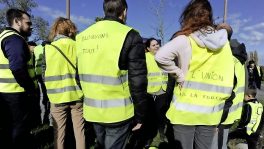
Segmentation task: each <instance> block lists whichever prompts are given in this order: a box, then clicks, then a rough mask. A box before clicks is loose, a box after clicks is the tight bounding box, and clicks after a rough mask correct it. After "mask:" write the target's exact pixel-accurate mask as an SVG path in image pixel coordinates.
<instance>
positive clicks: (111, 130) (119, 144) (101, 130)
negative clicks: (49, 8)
mask: <svg viewBox="0 0 264 149" xmlns="http://www.w3.org/2000/svg"><path fill="white" fill-rule="evenodd" d="M93 126H94V130H95V134H96V139H97V141H98V144H99V146H100V147H101V148H103V149H124V148H125V145H126V141H127V139H128V136H129V134H130V133H131V123H130V122H128V123H125V124H122V125H120V126H114V127H112V126H108V125H103V124H98V123H93Z"/></svg>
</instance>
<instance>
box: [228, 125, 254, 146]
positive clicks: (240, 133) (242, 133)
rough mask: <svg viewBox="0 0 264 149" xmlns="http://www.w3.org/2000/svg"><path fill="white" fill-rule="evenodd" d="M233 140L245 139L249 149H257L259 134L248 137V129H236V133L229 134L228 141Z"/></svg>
mask: <svg viewBox="0 0 264 149" xmlns="http://www.w3.org/2000/svg"><path fill="white" fill-rule="evenodd" d="M231 139H245V140H246V141H247V144H248V148H249V149H256V148H257V143H258V139H259V134H258V133H253V134H251V135H248V134H247V133H246V129H236V130H235V131H233V132H230V133H229V135H228V140H231Z"/></svg>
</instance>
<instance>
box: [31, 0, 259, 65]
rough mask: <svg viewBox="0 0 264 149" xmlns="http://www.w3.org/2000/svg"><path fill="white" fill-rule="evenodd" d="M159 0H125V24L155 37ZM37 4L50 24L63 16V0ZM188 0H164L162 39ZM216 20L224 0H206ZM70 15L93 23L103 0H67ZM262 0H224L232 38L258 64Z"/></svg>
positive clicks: (37, 10) (173, 27)
mask: <svg viewBox="0 0 264 149" xmlns="http://www.w3.org/2000/svg"><path fill="white" fill-rule="evenodd" d="M159 1H160V0H127V3H128V19H127V25H129V26H131V27H133V28H134V29H136V30H137V31H139V33H140V34H141V36H142V37H145V38H149V37H155V38H157V36H156V31H155V28H157V24H158V19H157V17H156V16H155V15H154V11H153V9H152V8H153V7H158V5H159ZM35 2H36V3H37V4H38V7H36V8H34V9H33V10H32V14H33V15H35V16H40V17H42V18H44V19H45V20H47V21H48V22H49V23H50V25H51V24H52V23H53V21H54V20H55V19H56V18H57V17H59V16H62V17H66V0H35ZM188 2H189V0H165V5H164V8H163V12H162V13H161V14H162V18H163V20H164V26H165V27H164V29H165V43H166V42H168V39H169V38H170V37H171V35H172V34H173V33H175V32H176V31H177V30H179V22H178V20H179V16H180V14H181V12H182V10H183V9H184V7H185V6H186V4H187V3H188ZM210 2H211V5H212V7H213V12H214V19H215V22H216V23H220V22H222V21H223V15H224V0H210ZM70 5H71V8H70V9H71V11H70V12H71V19H72V21H73V22H74V23H75V24H76V25H77V27H78V30H79V31H83V30H84V29H86V28H87V27H89V25H91V24H92V23H94V20H95V18H96V17H103V16H104V13H103V0H71V1H70ZM263 6H264V0H228V10H227V23H229V24H230V25H231V26H232V28H233V31H234V32H233V36H232V37H233V38H236V39H238V40H239V41H240V42H243V43H244V44H245V45H246V48H247V51H248V52H249V51H254V50H256V51H257V52H258V56H259V59H260V60H259V64H261V65H264V50H263V48H264V8H263Z"/></svg>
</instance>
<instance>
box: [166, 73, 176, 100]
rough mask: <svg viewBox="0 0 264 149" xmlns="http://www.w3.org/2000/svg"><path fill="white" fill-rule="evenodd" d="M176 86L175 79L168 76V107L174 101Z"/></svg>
mask: <svg viewBox="0 0 264 149" xmlns="http://www.w3.org/2000/svg"><path fill="white" fill-rule="evenodd" d="M175 84H176V79H175V77H173V76H171V75H168V84H167V89H166V93H167V96H168V98H167V101H166V103H167V104H168V105H169V104H170V102H171V100H172V97H173V91H174V87H175Z"/></svg>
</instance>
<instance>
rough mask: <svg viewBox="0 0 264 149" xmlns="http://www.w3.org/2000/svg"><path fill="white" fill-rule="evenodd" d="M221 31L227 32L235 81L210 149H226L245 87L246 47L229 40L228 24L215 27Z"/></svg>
mask: <svg viewBox="0 0 264 149" xmlns="http://www.w3.org/2000/svg"><path fill="white" fill-rule="evenodd" d="M221 29H224V30H226V31H227V34H228V40H229V41H230V47H231V50H232V54H233V56H234V58H233V59H234V63H235V68H234V69H235V76H234V79H235V80H234V87H233V91H232V96H230V98H228V100H226V104H225V105H226V106H225V107H224V113H223V115H222V118H221V122H220V123H219V125H218V128H217V130H216V133H215V136H214V141H213V143H212V149H217V148H219V149H227V139H228V133H229V129H230V128H231V127H232V125H233V124H234V123H235V122H236V121H238V120H239V119H240V117H241V113H242V106H243V100H244V94H245V90H246V87H247V85H246V84H247V80H246V67H245V62H246V61H247V52H246V47H245V45H244V43H239V42H238V41H237V39H231V36H232V33H233V30H232V28H231V26H230V25H229V24H227V23H221V24H219V25H218V26H217V30H221Z"/></svg>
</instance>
